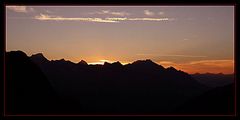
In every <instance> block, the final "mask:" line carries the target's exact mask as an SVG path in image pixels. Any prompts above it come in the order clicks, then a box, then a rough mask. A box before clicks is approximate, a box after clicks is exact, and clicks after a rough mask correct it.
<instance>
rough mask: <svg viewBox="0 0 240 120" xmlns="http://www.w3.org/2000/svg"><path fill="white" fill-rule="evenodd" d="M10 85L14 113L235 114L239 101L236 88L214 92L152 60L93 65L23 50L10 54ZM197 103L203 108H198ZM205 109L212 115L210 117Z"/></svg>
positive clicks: (9, 103) (9, 108) (9, 100)
mask: <svg viewBox="0 0 240 120" xmlns="http://www.w3.org/2000/svg"><path fill="white" fill-rule="evenodd" d="M6 81H7V82H6V86H7V111H8V112H9V113H11V114H178V113H184V114H191V113H194V114H198V113H199V114H201V113H204V114H213V113H214V114H218V113H219V114H231V113H232V112H233V109H232V108H233V104H229V103H231V102H233V98H234V94H233V93H234V89H233V84H232V83H229V84H230V85H229V84H228V87H226V86H223V87H222V86H221V87H216V88H214V89H210V87H209V86H206V85H204V84H202V83H200V82H199V81H198V80H195V79H194V77H192V75H189V74H188V73H185V72H183V71H181V70H176V69H175V68H174V67H169V68H164V67H163V66H161V65H158V64H156V63H154V62H153V61H151V60H150V59H147V60H137V61H135V62H133V63H130V64H126V65H122V64H121V63H120V62H114V63H107V62H105V63H104V64H103V65H88V64H87V62H85V61H84V60H81V61H80V62H79V63H73V62H71V61H66V60H64V59H61V60H51V61H49V60H48V59H46V58H45V57H44V56H43V54H41V53H39V54H35V55H32V56H30V57H28V56H27V55H26V54H25V53H24V52H22V51H11V52H6ZM229 86H230V87H229ZM219 89H221V92H220V93H224V94H226V95H229V97H228V98H229V99H226V98H224V96H216V97H215V94H213V93H214V92H215V91H218V92H219ZM209 94H211V95H209ZM196 99H197V100H199V101H197V102H201V106H195V107H194V105H195V103H196ZM202 99H204V100H202ZM210 99H211V100H210ZM213 99H214V100H215V99H216V100H217V101H218V103H217V104H214V105H213V106H211V103H208V102H209V101H213ZM200 100H202V101H200ZM204 102H205V103H204ZM204 105H205V106H204ZM229 105H230V107H226V106H229ZM190 106H191V107H190ZM216 106H217V108H216ZM221 106H222V107H221ZM200 107H201V109H200ZM204 107H205V108H206V109H208V107H211V110H208V111H207V112H204V109H203V108H204ZM196 110H199V111H196Z"/></svg>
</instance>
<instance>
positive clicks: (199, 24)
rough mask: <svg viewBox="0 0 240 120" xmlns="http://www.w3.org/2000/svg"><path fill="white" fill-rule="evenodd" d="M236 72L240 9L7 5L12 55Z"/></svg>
mask: <svg viewBox="0 0 240 120" xmlns="http://www.w3.org/2000/svg"><path fill="white" fill-rule="evenodd" d="M13 50H21V51H23V52H25V53H27V55H29V56H31V55H32V54H36V53H43V54H44V56H45V57H46V58H47V59H49V60H56V59H62V58H64V59H65V60H70V61H72V62H75V63H77V62H79V61H80V60H85V61H87V62H88V63H90V64H94V63H103V62H105V61H108V62H114V61H120V62H121V63H123V64H127V63H131V62H133V61H136V60H144V59H151V60H153V61H154V62H156V63H158V64H161V65H163V66H164V67H169V66H173V67H176V68H177V69H180V70H183V71H185V72H188V73H196V72H199V73H206V72H210V73H220V72H222V73H226V74H229V73H233V69H234V67H233V66H234V60H233V59H234V6H102V7H100V6H7V7H6V51H13Z"/></svg>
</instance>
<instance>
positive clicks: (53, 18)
mask: <svg viewBox="0 0 240 120" xmlns="http://www.w3.org/2000/svg"><path fill="white" fill-rule="evenodd" d="M34 19H37V20H45V21H91V22H105V23H118V22H120V21H171V20H173V19H170V18H126V17H122V18H115V17H113V18H109V17H108V18H91V17H89V18H85V17H74V18H71V17H61V16H54V15H46V14H40V15H38V16H35V17H34Z"/></svg>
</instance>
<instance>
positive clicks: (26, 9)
mask: <svg viewBox="0 0 240 120" xmlns="http://www.w3.org/2000/svg"><path fill="white" fill-rule="evenodd" d="M7 9H9V10H12V11H14V12H20V13H28V12H33V11H34V9H33V8H32V7H26V6H7Z"/></svg>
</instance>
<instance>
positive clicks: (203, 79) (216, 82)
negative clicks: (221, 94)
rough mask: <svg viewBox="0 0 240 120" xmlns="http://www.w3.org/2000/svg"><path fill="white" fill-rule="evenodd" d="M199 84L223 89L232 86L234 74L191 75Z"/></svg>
mask: <svg viewBox="0 0 240 120" xmlns="http://www.w3.org/2000/svg"><path fill="white" fill-rule="evenodd" d="M191 76H192V77H193V78H194V79H196V80H197V81H198V82H200V83H202V84H204V85H206V86H208V87H221V86H225V85H229V84H232V83H233V82H234V74H221V73H219V74H212V73H206V74H197V73H196V74H192V75H191Z"/></svg>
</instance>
